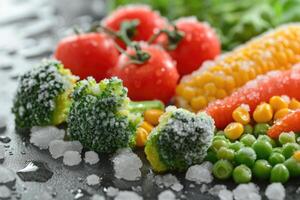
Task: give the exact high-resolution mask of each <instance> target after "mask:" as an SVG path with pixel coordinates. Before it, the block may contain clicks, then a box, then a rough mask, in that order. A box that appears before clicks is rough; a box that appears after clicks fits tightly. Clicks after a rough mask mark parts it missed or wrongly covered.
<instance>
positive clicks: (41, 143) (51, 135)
mask: <svg viewBox="0 0 300 200" xmlns="http://www.w3.org/2000/svg"><path fill="white" fill-rule="evenodd" d="M64 136H65V131H64V130H62V129H58V128H56V127H55V126H46V127H33V128H32V129H31V134H30V143H31V144H33V145H35V146H37V147H39V148H40V149H48V147H49V143H50V142H51V141H53V140H62V139H63V138H64Z"/></svg>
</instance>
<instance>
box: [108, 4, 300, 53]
mask: <svg viewBox="0 0 300 200" xmlns="http://www.w3.org/2000/svg"><path fill="white" fill-rule="evenodd" d="M131 3H138V4H148V5H150V6H151V7H152V8H153V9H155V10H158V11H160V13H161V14H162V15H164V16H166V17H167V18H168V19H170V20H174V19H177V18H178V17H182V16H196V17H197V18H198V19H199V20H200V21H207V22H208V23H210V24H211V25H212V26H213V27H214V28H215V29H216V31H217V32H218V34H219V36H220V38H221V41H222V47H223V50H224V51H228V50H230V49H232V48H234V47H235V46H237V45H239V44H242V43H244V42H245V41H247V40H249V39H250V38H251V37H253V36H256V35H258V34H260V33H262V32H264V31H266V30H268V29H270V28H273V27H276V26H278V25H280V24H283V23H287V22H296V21H300V0H109V1H108V6H109V10H113V9H115V8H116V7H118V6H121V5H126V4H131Z"/></svg>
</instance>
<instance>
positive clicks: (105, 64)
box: [55, 33, 119, 81]
mask: <svg viewBox="0 0 300 200" xmlns="http://www.w3.org/2000/svg"><path fill="white" fill-rule="evenodd" d="M55 57H56V59H58V60H60V61H61V62H62V63H63V64H64V66H65V67H66V68H69V69H70V70H71V71H72V73H73V74H75V75H77V76H79V77H80V78H81V79H84V78H86V77H88V76H93V77H94V78H95V79H96V80H97V81H100V80H102V79H104V78H106V77H107V71H108V70H109V69H110V68H112V67H114V66H115V65H116V63H117V60H118V57H119V52H118V50H117V49H116V48H115V43H114V41H113V39H111V38H110V37H109V36H108V35H106V34H103V33H87V34H80V35H73V36H70V37H67V38H64V39H62V40H61V41H60V42H59V43H58V46H57V48H56V51H55Z"/></svg>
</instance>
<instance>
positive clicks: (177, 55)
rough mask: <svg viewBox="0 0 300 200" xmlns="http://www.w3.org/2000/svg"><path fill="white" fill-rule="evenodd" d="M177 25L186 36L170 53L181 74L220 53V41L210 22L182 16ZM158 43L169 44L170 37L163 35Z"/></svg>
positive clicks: (188, 72)
mask: <svg viewBox="0 0 300 200" xmlns="http://www.w3.org/2000/svg"><path fill="white" fill-rule="evenodd" d="M175 25H176V27H177V28H178V30H179V31H182V32H183V33H184V37H183V38H182V40H181V41H180V42H179V44H178V46H177V48H176V49H175V50H171V51H169V53H170V55H171V57H172V58H173V59H174V60H175V61H176V62H177V69H178V72H179V74H180V75H181V76H183V75H186V74H190V73H191V72H193V71H194V70H196V69H198V68H199V67H200V66H201V64H202V63H203V62H204V61H206V60H212V59H214V58H215V57H216V56H217V55H219V54H220V51H221V45H220V41H219V39H218V37H217V35H216V34H215V32H214V30H213V29H212V28H211V27H210V26H209V25H208V24H206V23H201V22H198V21H197V20H196V19H194V18H181V19H179V20H177V21H176V24H175ZM156 43H161V44H162V45H163V46H165V45H167V44H168V39H167V37H166V36H165V35H162V36H161V37H159V38H158V39H157V41H156Z"/></svg>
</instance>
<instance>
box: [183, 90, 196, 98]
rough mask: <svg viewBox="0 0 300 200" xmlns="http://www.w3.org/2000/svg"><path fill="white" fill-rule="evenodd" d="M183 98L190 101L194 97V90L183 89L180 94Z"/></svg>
mask: <svg viewBox="0 0 300 200" xmlns="http://www.w3.org/2000/svg"><path fill="white" fill-rule="evenodd" d="M182 96H183V98H185V99H186V100H188V101H189V100H191V99H192V98H193V97H194V96H196V90H195V89H194V88H192V87H185V88H184V90H183V92H182Z"/></svg>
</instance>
